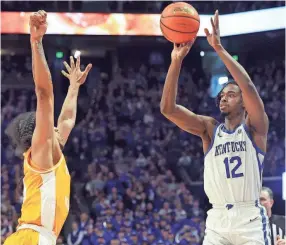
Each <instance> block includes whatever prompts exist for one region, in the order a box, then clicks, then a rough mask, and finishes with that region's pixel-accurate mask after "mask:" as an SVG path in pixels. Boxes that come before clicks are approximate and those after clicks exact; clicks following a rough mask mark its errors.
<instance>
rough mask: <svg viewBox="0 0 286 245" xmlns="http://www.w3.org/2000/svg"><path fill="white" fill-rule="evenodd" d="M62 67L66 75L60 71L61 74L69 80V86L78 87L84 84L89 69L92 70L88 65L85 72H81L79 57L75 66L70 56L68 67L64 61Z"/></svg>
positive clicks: (90, 65)
mask: <svg viewBox="0 0 286 245" xmlns="http://www.w3.org/2000/svg"><path fill="white" fill-rule="evenodd" d="M64 65H65V67H66V69H67V71H68V73H66V72H65V71H63V70H62V74H63V75H64V76H65V77H66V78H68V79H69V80H70V84H71V85H78V86H80V85H82V84H83V83H84V82H85V80H86V77H87V75H88V73H89V71H90V69H91V68H92V64H88V66H87V67H86V68H85V70H84V71H81V70H80V56H78V58H77V60H76V65H75V64H74V59H73V57H72V56H70V65H69V64H68V63H67V62H66V61H64Z"/></svg>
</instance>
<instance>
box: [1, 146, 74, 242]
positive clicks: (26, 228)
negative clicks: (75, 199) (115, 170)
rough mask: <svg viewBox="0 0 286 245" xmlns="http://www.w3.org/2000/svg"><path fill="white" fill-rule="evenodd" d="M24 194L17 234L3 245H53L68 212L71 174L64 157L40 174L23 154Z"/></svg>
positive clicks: (28, 154) (27, 156)
mask: <svg viewBox="0 0 286 245" xmlns="http://www.w3.org/2000/svg"><path fill="white" fill-rule="evenodd" d="M23 184H24V195H23V205H22V209H21V217H20V218H19V220H18V222H19V225H18V227H17V232H15V233H14V234H12V235H11V236H10V237H8V238H7V239H6V241H5V243H4V245H16V244H17V245H54V244H56V239H57V237H58V236H59V234H60V231H61V229H62V227H63V225H64V222H65V220H66V218H67V215H68V212H69V202H70V174H69V171H68V168H67V164H66V161H65V158H64V155H62V156H61V159H60V161H59V162H58V163H57V164H56V165H54V166H53V167H52V168H51V169H49V170H47V171H39V170H37V167H36V165H35V163H33V162H32V160H31V149H29V150H28V151H27V152H26V153H24V179H23Z"/></svg>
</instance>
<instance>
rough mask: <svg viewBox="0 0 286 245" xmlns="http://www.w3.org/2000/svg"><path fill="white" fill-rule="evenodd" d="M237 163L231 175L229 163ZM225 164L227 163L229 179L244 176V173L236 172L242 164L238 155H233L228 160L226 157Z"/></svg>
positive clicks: (226, 169) (226, 170)
mask: <svg viewBox="0 0 286 245" xmlns="http://www.w3.org/2000/svg"><path fill="white" fill-rule="evenodd" d="M235 162H236V165H235V166H234V168H233V169H232V170H231V175H230V171H229V165H230V164H231V163H235ZM223 163H224V165H225V172H226V177H227V178H228V179H229V178H230V177H231V178H239V177H242V176H243V173H236V171H237V170H238V168H239V167H240V166H241V158H240V157H238V156H236V157H232V158H230V159H229V161H228V157H226V158H225V159H224V161H223Z"/></svg>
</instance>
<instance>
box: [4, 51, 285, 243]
mask: <svg viewBox="0 0 286 245" xmlns="http://www.w3.org/2000/svg"><path fill="white" fill-rule="evenodd" d="M1 59H2V73H1V76H2V84H3V83H4V84H6V85H7V84H10V87H9V86H4V87H2V91H1V103H2V108H1V112H2V117H1V120H2V121H1V129H2V132H4V130H5V128H6V126H7V125H8V124H9V122H10V121H11V120H12V119H13V118H14V117H15V116H16V115H18V114H19V113H21V112H25V111H30V110H35V106H36V97H35V94H34V91H33V89H29V88H26V89H25V88H11V87H12V85H13V84H16V83H17V82H15V81H20V80H25V79H32V76H31V59H30V57H16V56H14V57H10V56H2V57H1ZM83 60H84V59H83ZM151 63H152V62H151V61H150V62H149V63H148V62H147V63H146V64H145V65H140V66H139V67H138V68H134V67H132V65H128V66H127V68H125V67H123V68H122V67H121V68H119V67H118V68H116V69H114V70H113V73H112V74H101V75H100V76H98V77H97V78H96V81H95V78H94V77H93V76H92V75H90V76H89V78H88V81H87V82H86V85H84V86H83V88H82V89H81V94H80V97H79V101H78V107H79V108H78V118H77V121H78V122H77V125H76V127H75V128H74V130H73V131H72V134H71V136H70V138H69V142H68V143H67V145H66V147H65V149H64V153H65V155H66V158H67V162H68V165H69V170H70V173H71V175H72V198H71V212H70V218H69V224H70V227H68V228H67V229H64V230H67V232H66V233H64V232H63V236H60V237H59V239H58V244H63V241H66V243H65V244H68V245H79V244H82V245H97V244H111V245H116V244H152V245H157V244H167V245H168V244H193V245H196V244H200V243H201V240H202V237H203V234H204V226H205V223H204V219H205V212H204V208H205V207H204V205H205V204H204V203H203V202H202V200H201V197H200V196H195V195H193V193H192V190H191V189H190V188H188V184H190V183H192V182H193V181H200V180H203V151H202V143H201V140H200V139H199V138H198V137H195V136H192V135H190V134H188V133H186V132H183V131H182V130H180V129H179V128H178V127H176V126H175V125H173V124H172V123H170V122H169V121H167V120H166V119H165V118H164V117H163V116H162V115H161V113H160V108H159V105H160V98H161V95H162V88H163V84H164V80H165V76H166V72H167V68H166V67H164V66H160V65H154V64H153V65H152V64H151ZM23 64H24V65H23ZM283 67H285V63H284V61H279V60H276V61H264V62H263V63H262V64H260V63H259V64H252V65H249V67H246V68H247V71H248V72H249V74H250V76H251V78H252V79H253V82H254V83H255V85H256V87H257V89H258V91H259V94H260V95H261V97H262V99H263V101H264V103H265V108H266V112H267V114H268V116H269V119H270V130H269V136H268V154H267V156H266V160H265V168H264V176H277V175H281V172H283V171H282V170H283V168H284V160H285V153H284V152H285V148H284V147H285V146H284V135H285V128H284V117H285V107H284V104H285V84H284V75H285V74H284V69H283ZM206 79H207V77H206V76H205V75H204V74H203V73H202V72H199V71H198V70H196V68H192V69H191V70H190V69H187V68H186V67H184V68H183V69H182V73H181V76H180V80H179V90H178V103H180V104H183V105H184V106H186V107H187V108H190V109H191V110H193V111H195V112H196V113H200V114H203V115H211V116H214V117H216V118H217V117H218V110H217V108H215V103H214V100H213V99H212V98H210V96H209V94H208V93H206V91H207V90H208V88H207V87H206V86H208V84H209V83H208V82H207V81H206ZM31 84H32V83H31ZM1 161H2V166H1V173H2V176H1V185H2V193H1V202H2V206H1V213H2V216H1V224H2V226H1V229H2V233H1V234H2V239H4V238H5V237H6V236H7V235H9V234H10V233H11V232H12V231H13V230H14V229H15V225H16V224H17V217H18V215H19V213H20V208H21V203H22V199H23V194H22V177H23V173H22V160H21V159H18V158H16V157H15V155H14V151H13V147H12V145H11V144H10V143H9V141H8V139H7V138H6V136H5V135H4V134H3V133H2V144H1ZM67 226H68V225H67Z"/></svg>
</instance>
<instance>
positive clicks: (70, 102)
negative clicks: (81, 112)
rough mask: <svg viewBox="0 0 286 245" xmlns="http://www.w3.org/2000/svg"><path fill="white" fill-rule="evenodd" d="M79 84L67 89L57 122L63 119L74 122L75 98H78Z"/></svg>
mask: <svg viewBox="0 0 286 245" xmlns="http://www.w3.org/2000/svg"><path fill="white" fill-rule="evenodd" d="M78 92H79V86H78V85H73V86H70V87H69V89H68V93H67V96H66V98H65V101H64V104H63V107H62V110H61V114H60V116H59V120H58V124H60V123H61V122H63V121H65V120H70V121H72V122H75V120H76V112H77V98H78Z"/></svg>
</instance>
